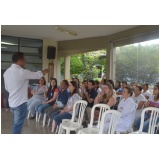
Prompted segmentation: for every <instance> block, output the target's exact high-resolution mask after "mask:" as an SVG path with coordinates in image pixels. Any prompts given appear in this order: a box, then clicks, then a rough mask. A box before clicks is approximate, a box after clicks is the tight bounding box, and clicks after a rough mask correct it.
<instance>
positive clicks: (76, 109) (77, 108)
mask: <svg viewBox="0 0 160 160" xmlns="http://www.w3.org/2000/svg"><path fill="white" fill-rule="evenodd" d="M87 104H88V103H87V101H84V100H78V101H77V102H75V103H74V106H73V114H72V119H71V121H72V122H75V119H76V122H78V123H80V124H82V121H83V116H84V111H85V109H86V107H87Z"/></svg>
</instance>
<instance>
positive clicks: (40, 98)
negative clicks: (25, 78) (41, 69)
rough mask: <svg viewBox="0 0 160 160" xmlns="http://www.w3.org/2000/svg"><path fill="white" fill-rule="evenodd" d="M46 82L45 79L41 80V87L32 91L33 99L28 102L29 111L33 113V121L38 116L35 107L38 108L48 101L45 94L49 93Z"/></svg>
mask: <svg viewBox="0 0 160 160" xmlns="http://www.w3.org/2000/svg"><path fill="white" fill-rule="evenodd" d="M47 90H48V89H47V86H46V80H45V78H44V77H42V78H41V79H39V85H37V86H35V87H34V88H33V90H32V91H31V94H33V96H32V98H30V99H29V100H28V103H27V106H28V111H30V112H31V117H30V119H33V118H34V117H35V115H36V111H35V106H38V105H39V104H41V103H42V102H44V101H45V100H46V97H45V93H46V92H47Z"/></svg>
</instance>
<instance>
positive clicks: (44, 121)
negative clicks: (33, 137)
mask: <svg viewBox="0 0 160 160" xmlns="http://www.w3.org/2000/svg"><path fill="white" fill-rule="evenodd" d="M45 123H46V113H45V114H44V117H43V125H42V126H43V127H44V126H45Z"/></svg>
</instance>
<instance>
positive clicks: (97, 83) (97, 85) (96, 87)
mask: <svg viewBox="0 0 160 160" xmlns="http://www.w3.org/2000/svg"><path fill="white" fill-rule="evenodd" d="M94 82H95V85H94V89H95V90H96V91H97V93H99V92H101V91H102V90H101V88H100V87H99V81H98V80H95V81H94Z"/></svg>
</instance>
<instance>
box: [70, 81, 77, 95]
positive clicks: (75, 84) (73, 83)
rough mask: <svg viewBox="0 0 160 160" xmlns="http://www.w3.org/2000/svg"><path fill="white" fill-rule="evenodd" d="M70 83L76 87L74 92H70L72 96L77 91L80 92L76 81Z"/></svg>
mask: <svg viewBox="0 0 160 160" xmlns="http://www.w3.org/2000/svg"><path fill="white" fill-rule="evenodd" d="M70 83H71V84H72V86H73V87H74V90H73V92H72V93H71V92H70V96H72V95H74V94H75V93H78V85H77V83H76V82H75V81H70Z"/></svg>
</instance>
